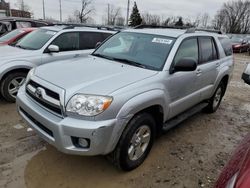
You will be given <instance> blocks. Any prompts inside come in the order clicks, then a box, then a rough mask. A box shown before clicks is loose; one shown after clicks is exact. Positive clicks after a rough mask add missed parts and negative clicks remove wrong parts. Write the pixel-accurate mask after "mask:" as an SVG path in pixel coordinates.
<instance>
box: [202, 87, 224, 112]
mask: <svg viewBox="0 0 250 188" xmlns="http://www.w3.org/2000/svg"><path fill="white" fill-rule="evenodd" d="M225 90H226V86H225V84H224V83H223V82H221V83H220V85H219V86H218V87H217V89H216V90H215V93H214V95H213V97H212V98H211V99H209V103H208V106H207V107H206V108H205V111H206V112H208V113H214V112H216V111H217V110H218V108H219V106H220V103H221V100H222V98H223V96H224V94H225Z"/></svg>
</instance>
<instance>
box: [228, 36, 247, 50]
mask: <svg viewBox="0 0 250 188" xmlns="http://www.w3.org/2000/svg"><path fill="white" fill-rule="evenodd" d="M231 41H232V45H233V52H234V53H242V52H247V51H248V50H249V42H248V41H247V40H244V39H242V38H239V37H233V38H232V39H231Z"/></svg>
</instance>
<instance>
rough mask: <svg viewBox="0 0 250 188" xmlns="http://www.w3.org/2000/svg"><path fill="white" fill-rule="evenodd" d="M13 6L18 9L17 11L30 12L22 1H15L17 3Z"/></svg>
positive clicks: (28, 7)
mask: <svg viewBox="0 0 250 188" xmlns="http://www.w3.org/2000/svg"><path fill="white" fill-rule="evenodd" d="M15 6H16V7H17V8H18V10H22V11H26V12H30V10H31V8H30V6H29V5H28V4H26V3H25V2H24V0H17V3H16V4H15Z"/></svg>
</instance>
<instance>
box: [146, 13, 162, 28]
mask: <svg viewBox="0 0 250 188" xmlns="http://www.w3.org/2000/svg"><path fill="white" fill-rule="evenodd" d="M142 23H143V24H147V25H161V17H160V16H159V15H156V14H150V13H145V14H143V15H142Z"/></svg>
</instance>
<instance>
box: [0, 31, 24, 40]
mask: <svg viewBox="0 0 250 188" xmlns="http://www.w3.org/2000/svg"><path fill="white" fill-rule="evenodd" d="M24 32H25V31H23V30H21V29H16V30H14V31H11V32H9V33H7V34H6V35H3V36H2V37H0V42H6V41H9V40H11V39H13V38H15V37H17V36H19V35H20V34H22V33H24Z"/></svg>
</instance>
